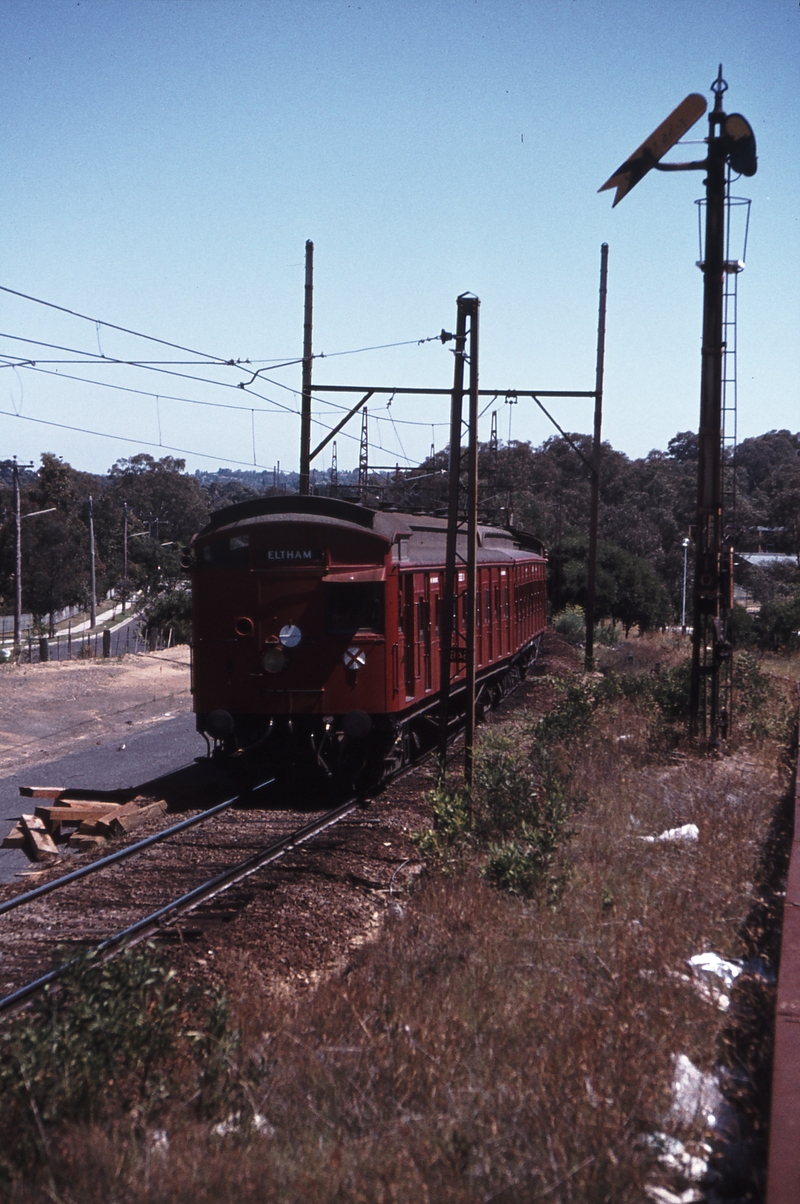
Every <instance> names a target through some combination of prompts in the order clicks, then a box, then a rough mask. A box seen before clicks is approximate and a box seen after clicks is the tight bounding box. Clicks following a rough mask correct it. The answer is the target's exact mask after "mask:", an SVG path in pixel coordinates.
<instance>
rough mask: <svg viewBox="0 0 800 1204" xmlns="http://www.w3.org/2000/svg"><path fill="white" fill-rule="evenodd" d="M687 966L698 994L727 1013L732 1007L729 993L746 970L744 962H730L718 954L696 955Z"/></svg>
mask: <svg viewBox="0 0 800 1204" xmlns="http://www.w3.org/2000/svg"><path fill="white" fill-rule="evenodd" d="M687 965H688V966H689V967H690V969H691V971H692V982H693V984H694V988H695V990H696V991H697V992H698V994H699V995H701V996H702V997H703V999H707V1000H708V1001H709V1003H714V1004H716V1006H717V1007H718V1008H719V1010H720V1011H721V1012H727V1010H728V1008H729V1007H730V1005H731V1000H730V994H729V992H730V990H731V987H732V986H733V984H734V983H735V982H736V979H737V978H738V977H739V975H740V974H741V973H742V970H743V969H744V965H743V964H742V962H732V961H728V960H727V959H726V958H724V957H720V956H719V954H718V953H695V955H694V957H690V958H689V960H688V962H687Z"/></svg>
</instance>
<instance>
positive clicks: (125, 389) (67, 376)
mask: <svg viewBox="0 0 800 1204" xmlns="http://www.w3.org/2000/svg"><path fill="white" fill-rule="evenodd" d="M2 366H4V365H0V367H2ZM7 366H8V367H24V368H28V371H29V372H41V373H42V374H43V376H54V377H58V379H60V380H77V382H80V383H82V384H90V385H96V386H98V388H99V389H113V390H116V391H119V393H133V394H135V395H136V396H140V397H153V399H160V400H161V401H178V402H184V403H186V405H188V406H207V407H210V408H212V409H234V411H237V412H239V413H253V412H255V413H257V414H270V413H276V412H281V413H287V414H292V415H293V417H296V415H298V411H296V409H292V407H290V406H283V405H282V403H281V402H280V401H275V400H273V399H272V397H264V395H263V394H259V393H254V391H253V390H252V389H246V390H245V393H248V394H251V395H252V396H254V397H259V399H260V400H261V401H267V402H270V405H271V406H272V407H273V408H272V409H263V408H260V407H253V406H235V405H233V403H231V402H224V401H201V400H200V399H198V397H177V396H175V395H172V394H164V393H151V391H149V390H145V389H134V388H133V386H131V385H122V384H111V383H110V382H108V380H92V379H90V378H89V377H80V376H75V373H72V372H52V371H49V370H48V368H40V367H36V366H35V364H10V365H7ZM337 408H343V407H337ZM0 413H7V411H0ZM16 417H25V415H22V414H20V415H16ZM311 420H312V423H313V424H314V425H316V426H322V429H323V430H325V431H330V430H331V427H330V426H329V425H328V424H327V423H323V421H322V419H319V418H312V419H311ZM30 421H41V423H43V421H45V419H30ZM51 425H55V426H58V425H59V424H58V423H55V424H51ZM67 429H71V427H67ZM76 430H77V427H76ZM88 433H92V432H88ZM342 435H343V437H345V438H348V439H352V441H353V442H354V443H357V442H358V438H357V436H354V435H348V433H347V432H346V431H343V432H342ZM117 437H119V438H123V436H116V435H114V436H112V435H107V436H106V438H117ZM141 442H145V443H146V445H147V447H151V445H152V447H160V445H161V444H157V443H152V444H151V443H147V441H141ZM375 445H376V447H377V448H380V449H381V450H382V452H386V453H387V454H389V455H390V454H392V453H390V452H389V448H384V447H382V445H381V444H380V443H376V444H375ZM170 450H178V452H180V450H182V449H181V448H172V449H170ZM187 454H188V455H195V454H196V455H201V454H204V453H200V452H198V453H187ZM208 459H213V456H208ZM222 459H224V456H223V458H222ZM404 459H407V460H408V462H410V464H412V462H413V460H412V458H410V456H405V458H404ZM230 462H231V464H245V462H246V461H243V460H231V461H230Z"/></svg>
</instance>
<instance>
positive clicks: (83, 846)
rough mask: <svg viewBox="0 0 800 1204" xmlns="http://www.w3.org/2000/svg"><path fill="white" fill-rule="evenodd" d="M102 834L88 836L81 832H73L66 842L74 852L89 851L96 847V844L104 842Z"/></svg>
mask: <svg viewBox="0 0 800 1204" xmlns="http://www.w3.org/2000/svg"><path fill="white" fill-rule="evenodd" d="M105 843H106V841H105V837H104V836H90V835H86V834H84V833H83V832H73V833H72V835H71V836H70V838H69V840H68V841H67V844H68V845H69V847H70V848H71V849H74V850H75V852H76V853H90V852H91V851H92V849H96V848H97V847H98V845H101V844H105Z"/></svg>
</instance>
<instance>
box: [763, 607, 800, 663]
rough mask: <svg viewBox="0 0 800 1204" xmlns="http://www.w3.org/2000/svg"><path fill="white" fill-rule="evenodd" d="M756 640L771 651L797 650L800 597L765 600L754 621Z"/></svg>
mask: <svg viewBox="0 0 800 1204" xmlns="http://www.w3.org/2000/svg"><path fill="white" fill-rule="evenodd" d="M754 628H755V636H756V641H757V643H758V645H759V647H760V648H766V649H767V650H768V651H770V652H783V651H790V652H796V651H797V650H798V648H800V635H799V634H798V633H799V632H800V597H797V598H790V599H789V600H788V601H784V602H765V604H764V605H763V606H762V607H761V611H760V613H759V615H758V617H757V618H756V620H755V623H754Z"/></svg>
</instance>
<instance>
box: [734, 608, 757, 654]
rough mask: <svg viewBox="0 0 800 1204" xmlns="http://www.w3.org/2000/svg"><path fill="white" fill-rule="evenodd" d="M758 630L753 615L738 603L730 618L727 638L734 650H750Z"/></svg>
mask: <svg viewBox="0 0 800 1204" xmlns="http://www.w3.org/2000/svg"><path fill="white" fill-rule="evenodd" d="M755 634H756V628H755V623H754V622H753V617H752V615H750V614H748V613H747V611H746V610H745V608H744V607H743V606H739V604H738V603H737V604H736V606H734V608H733V610H732V611H731V612H730V615H729V616H728V623H727V636H728V639H729V640H730V642H731V644H732V645H733V647H734V648H749V647H750V645H751V644H752V643H753V642H754V640H755Z"/></svg>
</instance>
